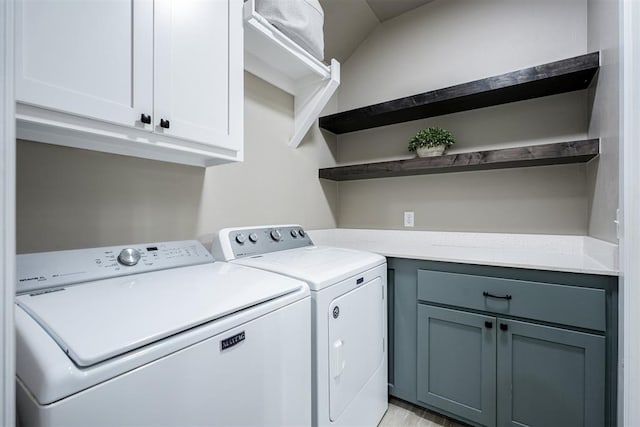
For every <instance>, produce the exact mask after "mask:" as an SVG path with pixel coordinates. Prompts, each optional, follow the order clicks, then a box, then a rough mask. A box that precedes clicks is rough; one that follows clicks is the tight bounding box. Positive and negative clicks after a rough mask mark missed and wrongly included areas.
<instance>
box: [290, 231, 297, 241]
mask: <svg viewBox="0 0 640 427" xmlns="http://www.w3.org/2000/svg"><path fill="white" fill-rule="evenodd" d="M291 237H293V238H294V239H297V238H298V233H296V230H291Z"/></svg>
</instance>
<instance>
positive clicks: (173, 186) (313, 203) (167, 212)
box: [17, 73, 337, 253]
mask: <svg viewBox="0 0 640 427" xmlns="http://www.w3.org/2000/svg"><path fill="white" fill-rule="evenodd" d="M333 104H334V105H333V106H329V108H331V107H333V108H334V109H335V102H333ZM292 131H293V98H292V97H291V96H290V95H288V94H286V93H284V92H282V91H280V90H278V89H276V88H275V87H273V86H271V85H269V84H267V83H265V82H264V81H262V80H260V79H258V78H256V77H254V76H253V75H251V74H247V73H245V161H244V162H243V163H240V164H229V165H223V166H214V167H211V168H208V169H203V168H197V167H191V166H182V165H175V164H170V163H164V162H156V161H152V160H143V159H137V158H133V157H124V156H117V155H112V154H105V153H98V152H92V151H85V150H78V149H73V148H66V147H59V146H53V145H46V144H39V143H33V142H26V141H19V143H18V159H17V246H18V248H17V249H18V252H19V253H25V252H37V251H48V250H60V249H70V248H80V247H92V246H102V245H114V244H124V243H132V242H145V241H160V240H173V239H191V238H195V237H196V236H199V235H202V234H206V233H210V232H213V231H215V230H218V229H220V228H223V227H228V226H233V225H239V226H240V225H251V224H263V223H285V222H296V223H297V222H300V223H302V224H304V225H305V226H307V227H309V228H332V227H335V225H336V220H335V211H336V203H337V191H336V184H335V183H332V182H322V183H321V182H319V180H318V178H317V174H318V168H319V167H326V166H332V165H333V164H334V159H333V158H334V156H333V154H332V151H331V149H332V148H333V149H335V141H333V139H332V137H327V141H328V142H326V141H325V138H324V137H323V136H322V135H321V134H320V132H319V130H318V129H317V126H316V127H315V129H313V130H312V131H311V133H310V134H309V135H307V137H306V138H305V140H304V141H303V142H302V145H301V146H300V148H298V149H297V150H293V149H290V148H288V147H287V141H288V139H289V136H290V135H291V133H292Z"/></svg>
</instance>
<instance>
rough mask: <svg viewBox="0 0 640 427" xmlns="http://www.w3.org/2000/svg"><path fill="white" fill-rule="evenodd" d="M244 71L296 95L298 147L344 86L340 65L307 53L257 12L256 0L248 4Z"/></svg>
mask: <svg viewBox="0 0 640 427" xmlns="http://www.w3.org/2000/svg"><path fill="white" fill-rule="evenodd" d="M244 68H245V70H247V71H248V72H250V73H251V74H254V75H256V76H258V77H260V78H261V79H263V80H266V81H267V82H269V83H271V84H272V85H274V86H276V87H278V88H280V89H282V90H284V91H285V92H287V93H289V94H291V95H293V96H294V114H295V120H294V133H293V135H292V136H291V139H290V140H289V145H290V146H291V147H294V148H295V147H297V146H298V145H299V144H300V142H302V138H304V136H305V135H306V133H307V132H308V131H309V129H310V128H311V126H312V125H313V123H314V122H315V120H316V119H317V118H318V116H319V115H320V112H321V111H322V109H323V108H324V107H325V105H327V102H329V99H330V98H331V96H332V95H333V93H334V92H335V91H336V89H337V88H338V86H339V85H340V63H339V62H338V61H336V60H335V59H332V60H331V64H330V65H326V64H324V63H323V62H322V61H320V60H318V59H317V58H315V57H314V56H313V55H311V54H310V53H309V52H307V51H306V50H304V49H303V48H302V47H300V46H299V45H298V44H297V43H295V42H294V41H292V40H291V39H290V38H289V37H287V36H286V35H284V34H283V33H282V32H281V31H280V30H278V29H277V28H276V27H274V26H273V25H271V24H270V23H269V22H268V21H267V20H266V19H265V18H264V17H262V16H261V15H260V14H259V13H258V12H256V7H255V0H246V1H245V3H244Z"/></svg>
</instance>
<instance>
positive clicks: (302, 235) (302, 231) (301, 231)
mask: <svg viewBox="0 0 640 427" xmlns="http://www.w3.org/2000/svg"><path fill="white" fill-rule="evenodd" d="M298 234H299V235H300V237H304V235H305V234H306V233H305V232H304V230H303V229H302V228H301V229H300V230H298Z"/></svg>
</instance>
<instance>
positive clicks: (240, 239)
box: [236, 233, 247, 245]
mask: <svg viewBox="0 0 640 427" xmlns="http://www.w3.org/2000/svg"><path fill="white" fill-rule="evenodd" d="M246 241H247V238H246V237H245V236H244V234H242V233H238V235H236V242H238V243H239V244H241V245H242V244H244V242H246Z"/></svg>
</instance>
